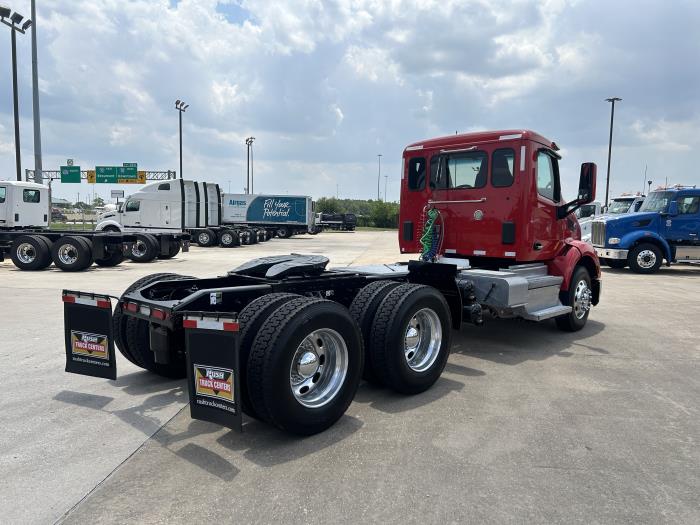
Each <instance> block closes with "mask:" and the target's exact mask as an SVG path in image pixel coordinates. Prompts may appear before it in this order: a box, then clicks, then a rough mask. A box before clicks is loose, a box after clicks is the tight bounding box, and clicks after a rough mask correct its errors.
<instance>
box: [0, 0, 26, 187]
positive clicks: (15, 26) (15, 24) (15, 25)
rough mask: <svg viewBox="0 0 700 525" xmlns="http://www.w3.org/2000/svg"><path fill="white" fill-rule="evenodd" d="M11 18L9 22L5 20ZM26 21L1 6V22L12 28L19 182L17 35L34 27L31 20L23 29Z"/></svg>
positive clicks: (13, 86) (16, 154) (18, 175)
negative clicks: (20, 25)
mask: <svg viewBox="0 0 700 525" xmlns="http://www.w3.org/2000/svg"><path fill="white" fill-rule="evenodd" d="M7 17H9V18H10V21H9V22H8V21H7V20H5V18H7ZM22 20H24V15H20V14H19V13H17V12H16V11H15V12H14V13H12V11H11V10H10V9H9V8H8V7H3V6H0V22H2V23H3V24H5V25H6V26H7V27H9V28H10V42H11V47H12V105H13V110H14V117H15V164H16V168H17V180H18V181H21V180H22V155H21V153H20V143H19V94H18V93H17V35H16V33H17V32H18V31H19V32H20V33H22V34H24V32H25V31H26V30H27V29H29V27H30V26H31V25H32V21H31V20H26V21H25V22H24V24H22V27H19V23H20V22H22Z"/></svg>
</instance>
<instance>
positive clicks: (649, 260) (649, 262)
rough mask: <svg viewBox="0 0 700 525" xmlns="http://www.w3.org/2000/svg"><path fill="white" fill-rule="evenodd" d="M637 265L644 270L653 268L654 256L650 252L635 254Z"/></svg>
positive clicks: (643, 251) (644, 251)
mask: <svg viewBox="0 0 700 525" xmlns="http://www.w3.org/2000/svg"><path fill="white" fill-rule="evenodd" d="M637 264H638V265H639V267H640V268H644V269H645V270H648V269H649V268H653V267H654V265H655V264H656V254H655V253H654V252H653V251H651V250H642V251H641V252H639V253H638V254H637Z"/></svg>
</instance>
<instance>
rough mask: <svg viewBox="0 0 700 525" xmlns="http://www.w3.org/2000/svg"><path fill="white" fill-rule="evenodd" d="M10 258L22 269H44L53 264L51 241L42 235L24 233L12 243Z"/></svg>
mask: <svg viewBox="0 0 700 525" xmlns="http://www.w3.org/2000/svg"><path fill="white" fill-rule="evenodd" d="M10 258H11V259H12V262H13V263H14V265H15V266H16V267H17V268H19V269H20V270H25V271H37V270H44V269H45V268H48V267H49V266H50V265H51V241H49V239H47V238H46V237H43V236H41V235H22V236H21V237H18V238H17V240H15V242H14V243H12V248H11V252H10Z"/></svg>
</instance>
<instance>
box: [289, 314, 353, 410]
mask: <svg viewBox="0 0 700 525" xmlns="http://www.w3.org/2000/svg"><path fill="white" fill-rule="evenodd" d="M347 372H348V347H347V345H346V344H345V340H344V339H343V337H342V336H341V335H340V334H339V333H338V332H336V331H335V330H331V329H330V328H321V329H319V330H314V331H313V332H311V333H310V334H309V335H307V336H306V337H305V338H304V340H303V341H302V342H301V344H299V346H298V347H297V349H296V352H294V357H293V358H292V364H291V366H290V369H289V385H290V387H291V389H292V394H293V395H294V398H295V399H296V400H297V401H298V402H299V403H300V404H301V405H303V406H305V407H307V408H319V407H322V406H324V405H326V404H327V403H329V402H330V401H332V400H333V398H335V397H336V396H337V395H338V392H340V390H341V388H342V387H343V384H344V382H345V376H346V375H347Z"/></svg>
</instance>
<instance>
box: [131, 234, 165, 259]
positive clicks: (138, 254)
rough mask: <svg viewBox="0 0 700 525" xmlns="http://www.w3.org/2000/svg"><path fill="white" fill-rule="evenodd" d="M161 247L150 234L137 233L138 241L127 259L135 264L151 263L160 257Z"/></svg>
mask: <svg viewBox="0 0 700 525" xmlns="http://www.w3.org/2000/svg"><path fill="white" fill-rule="evenodd" d="M159 251H160V246H159V245H158V239H156V238H155V236H153V235H151V234H150V233H137V234H136V241H134V243H133V244H132V245H131V250H129V253H128V254H127V257H128V258H129V259H131V260H132V261H134V262H139V263H142V262H151V261H152V260H154V259H155V258H156V257H158V252H159Z"/></svg>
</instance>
